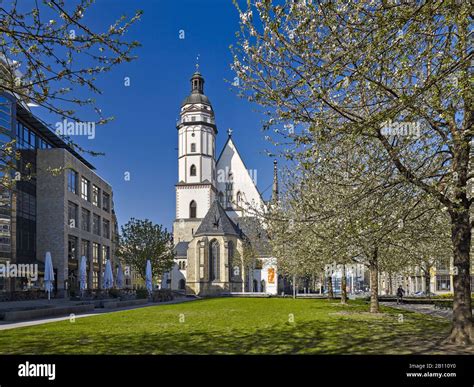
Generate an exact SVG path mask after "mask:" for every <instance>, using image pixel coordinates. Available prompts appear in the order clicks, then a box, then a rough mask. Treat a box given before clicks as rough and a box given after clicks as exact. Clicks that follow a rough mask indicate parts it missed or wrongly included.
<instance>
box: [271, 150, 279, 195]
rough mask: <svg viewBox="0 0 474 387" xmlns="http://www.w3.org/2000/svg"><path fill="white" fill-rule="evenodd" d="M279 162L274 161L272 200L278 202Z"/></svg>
mask: <svg viewBox="0 0 474 387" xmlns="http://www.w3.org/2000/svg"><path fill="white" fill-rule="evenodd" d="M278 196H279V192H278V161H276V159H275V160H273V190H272V199H273V201H275V202H277V201H278Z"/></svg>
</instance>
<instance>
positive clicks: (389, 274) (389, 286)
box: [388, 272, 393, 295]
mask: <svg viewBox="0 0 474 387" xmlns="http://www.w3.org/2000/svg"><path fill="white" fill-rule="evenodd" d="M388 294H390V295H392V294H393V277H392V273H391V272H390V273H388Z"/></svg>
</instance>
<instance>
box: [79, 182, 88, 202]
mask: <svg viewBox="0 0 474 387" xmlns="http://www.w3.org/2000/svg"><path fill="white" fill-rule="evenodd" d="M89 186H90V182H89V180H87V179H86V178H85V177H82V178H81V197H82V198H83V199H84V200H87V201H89V200H90V196H89Z"/></svg>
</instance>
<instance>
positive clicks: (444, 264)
mask: <svg viewBox="0 0 474 387" xmlns="http://www.w3.org/2000/svg"><path fill="white" fill-rule="evenodd" d="M449 262H450V259H449V258H445V259H442V260H441V261H440V262H438V264H437V265H436V269H437V270H442V271H447V270H449Z"/></svg>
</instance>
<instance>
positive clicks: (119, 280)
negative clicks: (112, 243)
mask: <svg viewBox="0 0 474 387" xmlns="http://www.w3.org/2000/svg"><path fill="white" fill-rule="evenodd" d="M116 285H117V288H119V289H122V288H123V270H122V265H120V264H119V265H118V267H117V282H116Z"/></svg>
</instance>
